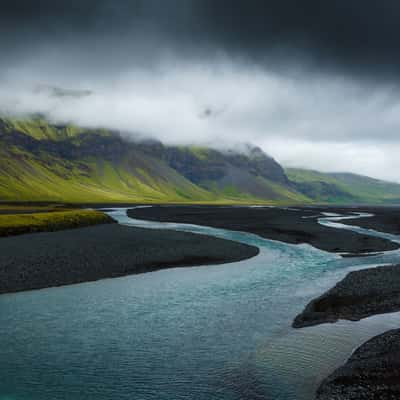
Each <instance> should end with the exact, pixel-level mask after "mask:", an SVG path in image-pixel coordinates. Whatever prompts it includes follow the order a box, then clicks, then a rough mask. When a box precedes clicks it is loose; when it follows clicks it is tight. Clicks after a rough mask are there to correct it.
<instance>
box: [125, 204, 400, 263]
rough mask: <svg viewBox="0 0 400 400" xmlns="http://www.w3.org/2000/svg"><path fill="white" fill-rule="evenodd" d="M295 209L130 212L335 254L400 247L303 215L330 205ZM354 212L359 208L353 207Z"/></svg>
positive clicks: (186, 208) (162, 208)
mask: <svg viewBox="0 0 400 400" xmlns="http://www.w3.org/2000/svg"><path fill="white" fill-rule="evenodd" d="M296 210H298V211H296ZM296 210H293V209H283V208H258V207H257V208H249V207H215V206H154V207H149V208H137V209H131V210H129V211H128V215H129V216H130V217H132V218H139V219H146V220H151V221H164V222H181V223H191V224H197V225H208V226H212V227H216V228H224V229H231V230H238V231H246V232H251V233H255V234H257V235H260V236H262V237H264V238H267V239H273V240H279V241H282V242H286V243H293V244H298V243H308V244H311V245H312V246H314V247H317V248H319V249H322V250H325V251H329V252H335V253H341V252H346V253H351V254H353V255H360V254H363V253H370V252H381V251H386V250H394V249H397V248H399V247H400V246H399V245H397V244H395V243H393V242H390V241H389V240H385V239H381V238H376V237H372V236H368V235H361V234H358V233H355V232H351V231H344V230H339V229H334V228H329V227H325V226H322V225H320V224H318V222H317V219H316V218H303V217H312V216H315V215H319V216H322V214H321V212H322V211H332V210H331V209H330V208H325V209H321V208H296ZM351 211H357V210H354V209H351ZM332 212H333V211H332ZM349 213H350V211H349ZM357 221H358V220H357Z"/></svg>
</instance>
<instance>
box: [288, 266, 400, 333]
mask: <svg viewBox="0 0 400 400" xmlns="http://www.w3.org/2000/svg"><path fill="white" fill-rule="evenodd" d="M395 311H400V266H399V265H386V266H382V267H375V268H368V269H363V270H359V271H353V272H350V273H349V274H348V275H346V277H345V278H344V279H343V280H341V281H340V282H339V283H337V284H336V285H335V286H334V287H333V288H332V289H330V290H328V291H327V292H326V293H324V294H323V295H322V296H320V297H318V298H317V299H315V300H312V301H311V302H310V303H309V304H308V305H307V306H306V308H305V309H304V311H303V312H302V313H301V314H299V315H298V316H297V317H296V318H295V320H294V322H293V327H294V328H303V327H307V326H313V325H318V324H323V323H327V322H336V321H338V320H339V319H347V320H350V321H358V320H360V319H362V318H366V317H370V316H372V315H376V314H384V313H390V312H395Z"/></svg>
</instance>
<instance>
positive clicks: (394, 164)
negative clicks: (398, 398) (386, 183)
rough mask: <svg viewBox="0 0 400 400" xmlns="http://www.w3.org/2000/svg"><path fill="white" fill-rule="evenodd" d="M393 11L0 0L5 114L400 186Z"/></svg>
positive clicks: (369, 0)
mask: <svg viewBox="0 0 400 400" xmlns="http://www.w3.org/2000/svg"><path fill="white" fill-rule="evenodd" d="M399 17H400V3H399V2H398V1H392V0H383V1H378V0H363V1H361V0H346V1H345V0H326V1H322V0H303V1H300V0H277V1H268V0H263V1H261V0H243V1H236V0H230V1H228V0H132V1H122V0H119V1H118V0H68V1H67V0H30V1H27V0H25V1H23V0H0V50H1V56H0V113H7V114H11V115H23V116H24V115H30V114H32V113H36V112H40V113H43V114H45V115H46V116H47V117H48V118H49V119H50V120H52V121H55V122H60V123H65V122H73V123H75V124H77V125H82V126H90V127H105V128H111V129H118V130H120V131H122V132H124V133H125V134H127V135H130V136H133V137H138V136H140V137H152V138H158V139H160V140H162V141H164V142H168V143H179V144H182V143H186V144H189V143H192V144H193V143H195V144H210V143H211V144H213V145H214V146H215V145H216V144H217V145H218V146H219V147H226V146H230V147H232V146H235V145H236V144H237V143H239V142H253V143H254V144H258V145H260V146H261V147H263V148H264V149H265V150H266V151H267V152H269V153H270V154H272V155H273V156H275V157H277V159H278V160H280V161H283V162H285V163H286V164H288V165H292V166H306V167H310V168H320V169H323V170H331V171H332V170H343V169H345V170H348V171H352V172H359V173H360V172H361V173H365V174H370V175H373V176H376V177H384V178H389V179H394V180H399V181H400V178H399V177H398V171H399V170H400V160H399V157H398V154H399V152H400V141H399V138H398V132H399V130H400V85H399V83H400V80H399V78H400V76H399V74H400V52H398V49H397V47H398V46H397V40H398V37H399V36H400V24H398V20H399V19H400V18H399ZM81 94H84V95H81Z"/></svg>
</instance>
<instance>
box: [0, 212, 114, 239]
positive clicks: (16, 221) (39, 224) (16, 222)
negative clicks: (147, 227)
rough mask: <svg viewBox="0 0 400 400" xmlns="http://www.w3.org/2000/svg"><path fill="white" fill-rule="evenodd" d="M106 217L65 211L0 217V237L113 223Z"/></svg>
mask: <svg viewBox="0 0 400 400" xmlns="http://www.w3.org/2000/svg"><path fill="white" fill-rule="evenodd" d="M113 222H114V220H113V219H112V218H110V217H109V216H108V215H106V214H104V213H102V212H100V211H94V210H67V211H52V212H40V213H33V214H32V213H31V214H2V215H0V236H11V235H20V234H24V233H33V232H45V231H59V230H63V229H72V228H80V227H84V226H90V225H98V224H108V223H113Z"/></svg>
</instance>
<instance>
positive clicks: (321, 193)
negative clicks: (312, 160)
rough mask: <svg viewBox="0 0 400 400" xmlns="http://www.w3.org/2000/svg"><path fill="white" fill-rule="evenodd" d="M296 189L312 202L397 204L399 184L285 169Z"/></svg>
mask: <svg viewBox="0 0 400 400" xmlns="http://www.w3.org/2000/svg"><path fill="white" fill-rule="evenodd" d="M285 172H286V175H287V176H288V178H289V180H290V181H291V182H292V183H293V185H294V187H295V188H296V190H298V191H299V192H301V193H303V194H304V195H305V196H307V197H308V198H310V199H312V200H313V201H314V202H320V203H342V204H346V203H352V204H356V203H358V204H359V203H367V204H399V203H400V184H397V183H393V182H387V181H383V180H379V179H374V178H370V177H368V176H363V175H357V174H352V173H345V172H343V173H323V172H318V171H314V170H308V169H301V168H286V169H285Z"/></svg>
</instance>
